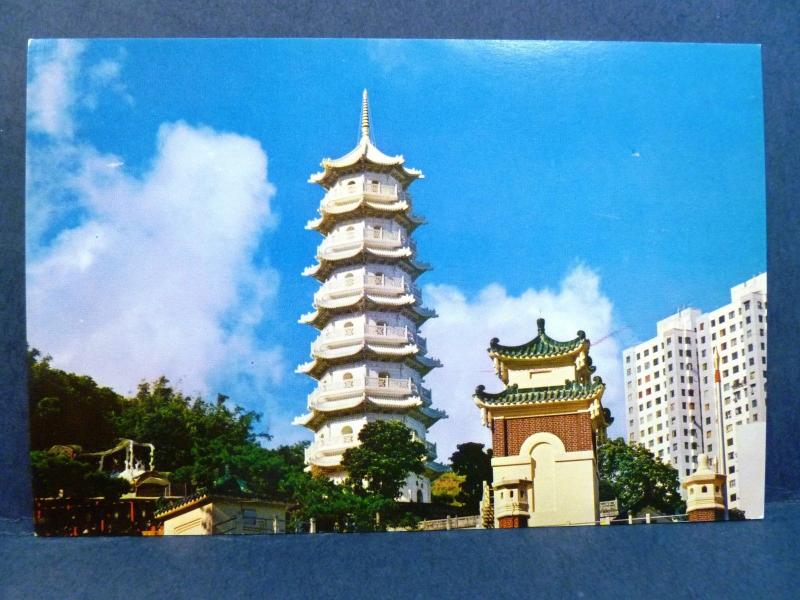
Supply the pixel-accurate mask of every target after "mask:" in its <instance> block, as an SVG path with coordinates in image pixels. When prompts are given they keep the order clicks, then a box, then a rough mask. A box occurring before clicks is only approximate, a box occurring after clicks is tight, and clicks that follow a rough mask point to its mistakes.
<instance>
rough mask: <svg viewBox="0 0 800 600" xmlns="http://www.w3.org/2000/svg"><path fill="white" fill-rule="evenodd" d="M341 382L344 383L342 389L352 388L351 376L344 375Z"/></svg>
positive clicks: (350, 374) (349, 374) (348, 374)
mask: <svg viewBox="0 0 800 600" xmlns="http://www.w3.org/2000/svg"><path fill="white" fill-rule="evenodd" d="M342 381H344V387H353V374H352V373H345V374H344V375H342Z"/></svg>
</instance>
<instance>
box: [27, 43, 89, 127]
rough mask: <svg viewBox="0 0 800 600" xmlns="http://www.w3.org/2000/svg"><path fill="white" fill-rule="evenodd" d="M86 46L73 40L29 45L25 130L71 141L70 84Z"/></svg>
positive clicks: (72, 85)
mask: <svg viewBox="0 0 800 600" xmlns="http://www.w3.org/2000/svg"><path fill="white" fill-rule="evenodd" d="M85 48H86V44H85V43H83V42H80V41H77V40H58V41H56V42H54V43H52V42H49V41H38V42H33V43H32V44H31V45H30V52H29V57H30V63H31V71H32V74H33V79H32V80H31V82H30V83H29V84H28V126H29V127H30V128H31V130H33V131H37V132H39V133H46V134H48V135H51V136H54V137H56V138H71V137H72V135H73V133H74V128H75V126H74V121H73V117H72V112H71V108H72V106H73V105H74V103H75V100H76V93H75V88H74V80H75V76H76V74H77V69H78V58H79V57H80V55H81V53H82V52H83V51H84V49H85Z"/></svg>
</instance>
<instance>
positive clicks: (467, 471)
mask: <svg viewBox="0 0 800 600" xmlns="http://www.w3.org/2000/svg"><path fill="white" fill-rule="evenodd" d="M450 464H451V465H452V467H453V471H454V472H455V473H457V474H458V475H462V476H463V477H464V481H463V483H462V484H461V491H460V493H459V494H458V496H456V499H457V500H458V501H459V502H463V503H464V505H465V506H467V507H469V508H471V509H472V510H474V511H476V512H477V511H479V510H480V503H481V498H482V497H483V482H484V481H488V482H491V481H492V451H491V449H489V450H486V451H484V450H483V444H478V443H475V442H467V443H464V444H458V446H456V451H455V452H454V453H453V454H452V456H451V457H450Z"/></svg>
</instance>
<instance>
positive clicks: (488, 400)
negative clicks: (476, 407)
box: [475, 376, 605, 405]
mask: <svg viewBox="0 0 800 600" xmlns="http://www.w3.org/2000/svg"><path fill="white" fill-rule="evenodd" d="M604 387H605V384H604V383H603V380H602V379H601V378H600V377H598V376H595V377H594V378H593V380H592V382H591V383H577V382H575V381H568V382H567V383H566V384H565V385H557V386H553V387H543V388H523V389H520V388H519V387H518V386H517V385H516V384H513V385H510V386H508V387H507V388H506V389H504V390H503V391H502V392H499V393H497V394H490V393H488V392H486V391H485V389H486V388H485V387H484V386H482V385H479V386H478V387H477V388H475V397H476V398H478V399H479V400H481V401H482V402H483V403H484V404H489V405H493V404H494V405H509V404H536V403H541V402H563V401H565V400H580V399H583V398H590V397H592V396H594V395H595V394H597V393H598V392H601V391H602V390H603V388H604Z"/></svg>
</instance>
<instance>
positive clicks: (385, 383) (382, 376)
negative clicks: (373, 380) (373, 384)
mask: <svg viewBox="0 0 800 600" xmlns="http://www.w3.org/2000/svg"><path fill="white" fill-rule="evenodd" d="M378 387H389V373H387V372H386V371H382V372H380V373H378Z"/></svg>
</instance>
